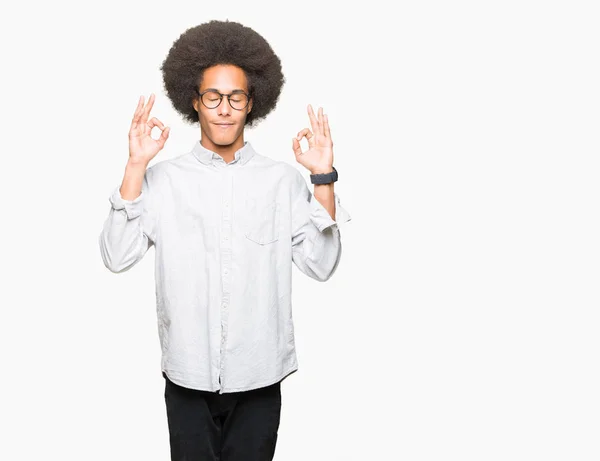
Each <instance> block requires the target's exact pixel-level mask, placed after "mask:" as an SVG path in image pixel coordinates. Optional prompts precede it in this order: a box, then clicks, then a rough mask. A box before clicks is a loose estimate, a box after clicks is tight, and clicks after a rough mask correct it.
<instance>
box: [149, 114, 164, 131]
mask: <svg viewBox="0 0 600 461" xmlns="http://www.w3.org/2000/svg"><path fill="white" fill-rule="evenodd" d="M148 126H149V127H150V128H154V127H155V126H157V127H159V128H160V129H161V130H164V129H165V125H163V122H161V121H160V120H159V119H157V118H156V117H152V118H151V119H150V120H149V121H148Z"/></svg>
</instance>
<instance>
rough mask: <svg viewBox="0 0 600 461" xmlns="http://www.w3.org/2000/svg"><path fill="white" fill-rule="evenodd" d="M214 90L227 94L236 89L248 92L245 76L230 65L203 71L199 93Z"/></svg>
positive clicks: (220, 65)
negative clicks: (208, 89) (207, 89)
mask: <svg viewBox="0 0 600 461" xmlns="http://www.w3.org/2000/svg"><path fill="white" fill-rule="evenodd" d="M205 88H216V89H217V90H220V91H223V92H228V91H232V90H236V89H242V90H248V87H247V81H246V74H245V73H244V71H243V70H242V68H241V67H238V66H234V65H231V64H218V65H216V66H212V67H209V68H207V69H205V70H204V73H203V75H202V83H201V84H200V91H202V90H204V89H205Z"/></svg>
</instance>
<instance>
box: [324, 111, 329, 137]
mask: <svg viewBox="0 0 600 461" xmlns="http://www.w3.org/2000/svg"><path fill="white" fill-rule="evenodd" d="M323 134H324V135H325V136H326V137H328V138H329V139H331V130H330V129H329V118H328V117H327V114H324V115H323Z"/></svg>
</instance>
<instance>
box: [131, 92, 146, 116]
mask: <svg viewBox="0 0 600 461" xmlns="http://www.w3.org/2000/svg"><path fill="white" fill-rule="evenodd" d="M143 105H144V95H142V96H140V99H138V104H137V107H136V108H135V112H134V113H133V118H132V120H135V118H136V117H137V116H138V115H139V113H140V108H141V107H143Z"/></svg>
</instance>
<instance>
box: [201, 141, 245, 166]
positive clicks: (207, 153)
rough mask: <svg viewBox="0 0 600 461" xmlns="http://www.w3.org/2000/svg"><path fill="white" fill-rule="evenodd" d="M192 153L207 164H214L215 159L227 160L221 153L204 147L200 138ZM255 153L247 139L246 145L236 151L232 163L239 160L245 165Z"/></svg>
mask: <svg viewBox="0 0 600 461" xmlns="http://www.w3.org/2000/svg"><path fill="white" fill-rule="evenodd" d="M192 153H193V154H194V156H195V157H196V158H197V159H198V160H199V161H200V162H202V163H204V164H205V165H214V162H215V161H221V162H225V161H224V160H223V157H221V156H220V155H219V154H217V153H216V152H213V151H212V150H209V149H207V148H206V147H204V146H203V145H202V144H201V143H200V140H198V141H196V143H195V144H194V148H193V149H192ZM255 153H256V152H255V151H254V149H253V148H252V145H251V144H250V143H249V142H248V141H245V142H244V145H243V146H242V147H241V148H239V149H238V150H237V151H236V152H235V154H234V160H233V161H232V163H233V162H236V161H237V162H239V163H240V164H242V165H244V164H245V163H247V162H248V161H249V160H250V159H251V158H252V157H253V156H254V154H255Z"/></svg>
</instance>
